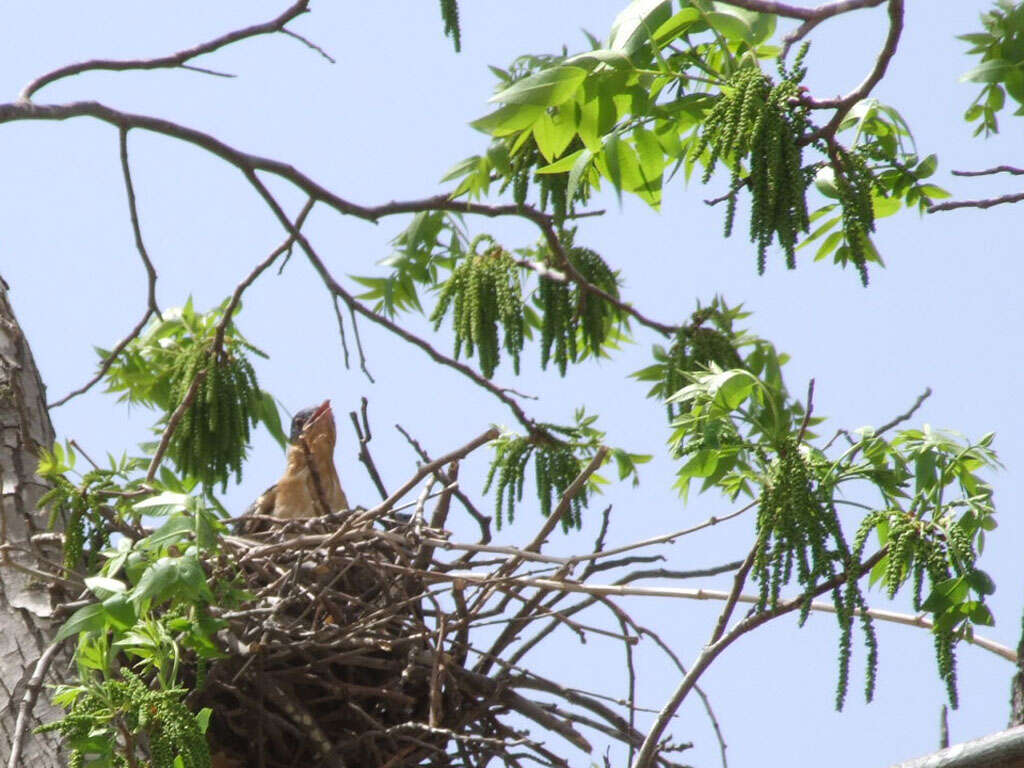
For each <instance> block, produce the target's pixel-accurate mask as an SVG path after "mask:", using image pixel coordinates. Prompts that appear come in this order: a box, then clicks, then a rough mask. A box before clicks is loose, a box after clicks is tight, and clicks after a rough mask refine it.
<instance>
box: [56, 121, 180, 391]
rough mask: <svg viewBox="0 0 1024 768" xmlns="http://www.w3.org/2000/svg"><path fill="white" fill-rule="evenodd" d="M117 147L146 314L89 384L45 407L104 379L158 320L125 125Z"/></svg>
mask: <svg viewBox="0 0 1024 768" xmlns="http://www.w3.org/2000/svg"><path fill="white" fill-rule="evenodd" d="M118 146H119V148H120V156H121V173H122V175H123V176H124V189H125V193H126V194H127V196H128V215H129V218H130V219H131V222H132V233H133V234H134V235H135V249H136V250H137V251H138V252H139V258H141V259H142V264H143V266H144V267H145V269H146V278H147V282H148V293H147V296H146V307H147V308H146V313H145V314H144V315H143V316H142V319H141V320H139V322H138V323H136V324H135V327H134V328H132V330H131V332H130V333H129V334H128V335H127V336H125V337H124V338H123V339H122V340H121V341H120V342H118V344H117V345H116V346H115V347H114V348H113V349H112V350H111V351H110V354H109V355H107V357H106V358H105V359H104V360H103V362H102V363H101V364H100V367H99V369H98V370H97V371H96V375H95V376H93V377H92V378H91V379H89V381H87V382H86V383H85V384H83V385H82V386H81V387H79V388H78V389H76V390H74V391H72V392H69V393H68V394H66V395H65V396H64V397H62V398H61V399H60V400H57V401H56V402H54V403H50V404H49V405H48V406H47V407H48V408H57V407H58V406H61V405H64V403H66V402H67V401H68V400H70V399H71V398H73V397H77V396H78V395H81V394H85V393H86V392H88V391H89V390H90V389H92V387H93V386H94V385H95V384H96V382H98V381H99V380H100V379H102V378H103V377H104V376H106V374H107V371H109V370H110V366H111V365H113V364H114V361H115V360H116V359H117V357H118V355H120V354H121V352H123V351H124V348H125V347H127V346H128V344H129V343H131V341H132V339H135V338H137V337H138V335H139V334H140V333H142V329H143V328H145V327H146V323H147V322H149V318H151V317H153V316H154V315H155V316H156V317H160V308H159V307H158V306H157V304H156V277H157V276H156V269H155V268H154V267H153V262H152V261H151V260H150V258H149V253H148V252H147V251H146V245H145V243H143V241H142V228H141V226H140V225H139V210H138V207H137V206H136V203H135V187H134V185H133V184H132V173H131V168H130V166H129V165H128V128H127V127H126V126H120V127H119V129H118Z"/></svg>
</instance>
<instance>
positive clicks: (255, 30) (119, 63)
mask: <svg viewBox="0 0 1024 768" xmlns="http://www.w3.org/2000/svg"><path fill="white" fill-rule="evenodd" d="M308 9H309V0H297V2H295V3H292V5H290V6H289V7H288V8H287V9H286V10H285V11H284V12H283V13H281V14H280V15H279V16H277V17H276V18H274V19H271V20H270V21H267V22H264V23H262V24H253V25H252V26H249V27H245V28H243V29H236V30H234V31H233V32H228V33H227V34H226V35H221V36H220V37H215V38H214V39H213V40H208V41H207V42H205V43H200V44H199V45H196V46H193V47H192V48H186V49H185V50H182V51H178V52H177V53H172V54H170V55H169V56H161V57H159V58H155V59H92V60H90V61H83V62H79V63H77V64H68V65H67V66H64V67H60V68H59V69H55V70H53V71H52V72H48V73H46V74H45V75H41V76H40V77H37V78H36V79H35V80H33V81H32V82H31V83H29V84H28V85H26V86H25V87H24V88H23V89H22V90H21V93H20V94H19V96H18V101H21V102H29V101H31V99H32V96H33V95H35V93H36V92H37V91H39V90H41V89H42V88H45V87H46V86H47V85H50V84H51V83H55V82H57V81H58V80H63V79H64V78H66V77H73V76H74V75H80V74H82V73H83V72H96V71H101V70H102V71H108V72H126V71H129V70H136V69H175V68H184V69H193V70H198V71H203V72H209V70H203V69H201V68H200V67H195V66H192V67H185V66H184V65H185V63H186V62H187V61H189V60H191V59H194V58H196V57H197V56H202V55H204V54H207V53H212V52H213V51H216V50H218V49H219V48H224V47H225V46H228V45H231V44H232V43H237V42H238V41H239V40H245V39H246V38H250V37H257V36H259V35H266V34H271V33H274V32H282V31H284V25H285V24H287V23H288V22H289V21H291V20H292V19H294V18H296V17H297V16H299V15H301V14H303V13H306V11H307V10H308ZM321 53H322V52H321ZM211 74H212V73H211ZM218 74H219V73H218Z"/></svg>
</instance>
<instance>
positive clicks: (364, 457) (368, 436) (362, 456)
mask: <svg viewBox="0 0 1024 768" xmlns="http://www.w3.org/2000/svg"><path fill="white" fill-rule="evenodd" d="M359 401H360V409H359V413H360V417H361V419H362V421H361V422H360V418H358V417H356V412H355V411H349V414H348V417H349V418H350V419H352V426H353V428H355V431H356V437H358V438H359V461H360V462H361V463H362V465H363V466H364V467H366V471H367V472H368V473H369V475H370V479H371V480H373V484H374V486H376V488H377V492H378V493H379V494H380V497H381V499H386V498H387V497H388V492H387V489H386V488H385V487H384V481H383V480H381V477H380V472H378V471H377V465H376V464H375V463H374V461H373V456H372V455H371V454H370V449H369V444H370V441H371V440H372V439H373V432H371V431H370V419H369V417H368V416H367V414H366V409H367V408H368V407H369V405H370V402H369V400H367V399H366V398H365V397H361V398H360V399H359Z"/></svg>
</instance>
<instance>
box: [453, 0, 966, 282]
mask: <svg viewBox="0 0 1024 768" xmlns="http://www.w3.org/2000/svg"><path fill="white" fill-rule="evenodd" d="M671 5H672V4H670V3H650V2H640V1H639V0H637V2H634V3H631V4H630V5H629V7H627V8H626V10H624V11H623V12H622V13H621V14H620V15H619V17H618V18H617V19H616V22H615V24H614V25H613V27H612V31H611V34H610V36H609V38H608V41H607V42H606V43H604V44H601V43H599V42H598V41H596V40H592V44H593V46H594V48H593V50H590V51H585V52H583V53H579V54H576V55H573V56H532V57H521V58H520V59H517V61H516V63H515V64H514V65H513V66H512V67H511V68H510V69H509V70H497V71H496V74H497V75H498V78H499V85H498V92H497V93H496V94H495V95H494V96H493V97H492V99H491V100H492V101H494V102H498V103H499V104H501V105H502V106H501V107H499V108H498V109H497V110H496V111H494V112H492V113H490V114H489V115H486V116H485V117H483V118H481V119H479V120H477V121H476V122H475V123H474V124H473V125H474V126H475V127H476V128H478V129H479V130H481V131H483V132H485V133H487V134H489V135H490V136H492V137H493V142H492V144H491V147H490V149H489V150H488V151H487V153H486V154H485V155H476V156H473V157H471V158H468V159H467V160H465V161H463V162H462V163H460V164H459V165H457V166H456V167H455V168H454V169H453V170H452V172H451V173H450V174H449V176H448V177H446V178H450V179H458V180H460V181H459V184H458V186H457V187H456V188H455V190H454V191H453V195H454V196H461V195H465V196H468V197H470V198H479V197H481V196H483V195H485V194H487V193H488V192H489V190H490V188H491V185H492V184H493V183H494V182H495V181H500V182H501V184H500V190H501V191H504V190H505V189H506V188H508V187H509V186H510V185H511V186H512V187H514V189H515V194H514V198H515V200H516V201H517V202H519V203H522V202H524V201H525V200H526V194H527V186H528V183H529V182H531V181H532V182H533V183H534V184H535V185H537V187H538V195H539V203H540V205H541V207H542V208H547V207H549V205H550V207H551V209H552V211H553V213H554V216H555V219H556V221H561V220H562V219H563V218H565V217H567V216H571V215H573V214H574V212H575V210H576V208H577V206H579V205H582V204H585V203H586V202H587V200H589V198H590V194H591V192H592V191H594V190H597V189H599V188H600V184H601V181H602V180H604V181H607V182H609V183H610V184H611V185H612V187H613V188H614V189H615V191H616V193H617V194H619V195H620V196H621V194H622V192H624V191H625V192H631V193H633V194H636V195H637V196H638V197H640V198H641V199H643V200H644V201H646V202H647V203H648V204H650V205H651V206H652V207H654V208H658V207H659V206H660V203H661V197H662V194H663V190H664V188H665V185H666V183H667V182H668V181H669V180H670V179H671V178H672V177H673V176H674V175H675V174H676V172H677V171H678V170H679V169H680V168H682V169H684V172H685V176H686V177H687V178H689V176H690V173H691V172H692V169H693V167H694V165H695V164H697V163H700V164H703V166H704V169H705V170H704V174H703V176H702V179H703V181H704V183H709V182H710V181H711V180H712V179H713V173H714V168H715V165H716V163H717V162H718V161H719V160H721V161H722V162H724V163H725V165H726V166H727V167H728V169H729V173H730V177H731V181H730V184H729V190H728V192H727V193H726V195H724V196H723V198H722V199H724V200H725V201H726V202H727V209H726V232H727V233H728V232H730V231H731V229H732V224H733V221H734V216H735V212H736V205H737V201H738V198H739V196H740V195H741V193H743V192H744V191H746V192H747V193H749V194H750V196H751V206H750V234H751V239H752V241H753V242H754V243H755V245H756V252H757V257H758V268H759V271H763V270H764V267H765V259H766V252H767V249H768V247H769V245H770V244H771V243H772V241H773V240H775V239H777V240H778V242H779V244H780V246H781V247H782V250H783V252H784V253H785V257H786V263H787V266H789V267H793V266H795V263H796V250H798V249H799V247H800V246H802V245H804V244H806V243H809V242H812V241H813V240H815V239H817V238H818V237H821V236H822V235H824V234H825V233H826V232H828V231H829V230H830V229H832V228H833V227H834V226H835V225H836V224H839V223H842V227H841V228H840V229H839V230H838V231H837V232H834V233H832V234H831V235H830V236H829V237H828V239H826V240H825V241H824V242H823V243H822V245H821V247H820V248H819V250H818V253H817V256H816V259H823V258H825V257H826V256H828V255H830V254H831V255H833V256H834V260H835V262H836V263H838V264H842V265H846V264H849V263H853V264H854V265H855V267H856V268H857V269H858V271H859V273H860V276H861V280H862V282H866V281H867V263H868V262H877V263H881V257H880V256H879V255H878V253H877V251H876V249H875V247H874V245H873V243H872V242H871V239H870V234H871V233H872V232H873V231H874V218H875V217H876V216H880V215H889V214H891V213H893V212H895V211H896V210H897V209H899V208H900V207H901V206H907V207H912V206H917V207H919V208H923V207H926V206H927V205H928V204H930V202H931V201H932V200H934V199H935V198H938V197H944V196H946V193H945V191H944V190H942V189H941V188H939V187H936V186H935V185H930V184H922V183H921V182H922V181H923V179H924V178H927V176H929V175H931V173H933V172H934V170H935V160H934V158H933V157H932V158H930V159H928V160H927V161H920V160H919V158H918V157H917V156H916V155H915V154H914V152H913V151H912V150H911V149H910V148H908V147H907V146H905V144H904V142H903V141H902V138H903V137H904V136H909V130H908V129H907V128H906V124H905V123H904V122H903V120H902V118H901V117H900V116H899V113H898V112H896V110H894V109H893V108H892V107H886V106H883V105H879V104H878V103H877V102H874V101H873V100H865V101H864V102H862V103H861V104H860V105H855V107H854V109H853V110H851V111H850V112H849V114H848V115H847V117H846V118H844V119H843V120H842V121H841V123H840V125H839V126H837V128H838V130H839V131H844V130H847V129H850V128H853V129H854V135H853V139H852V141H851V143H850V145H849V146H846V147H844V146H843V145H842V144H840V143H839V141H838V139H837V138H835V137H833V136H831V135H826V134H824V133H823V130H824V127H823V126H818V125H817V124H815V123H814V122H813V120H812V119H811V114H812V113H811V112H810V111H809V108H808V102H807V100H806V99H805V98H804V91H803V90H802V89H801V87H800V85H799V83H800V81H801V80H802V78H803V74H804V68H803V65H802V58H803V53H804V50H802V51H801V52H800V53H799V54H798V55H797V56H796V59H795V61H794V63H793V64H792V66H789V67H787V66H785V63H784V61H783V60H782V59H781V58H780V50H781V49H780V48H778V47H775V46H772V45H770V44H769V42H768V41H769V39H770V37H771V36H772V34H773V33H774V30H775V17H773V16H771V15H769V14H758V13H754V12H750V11H746V10H742V9H738V8H733V7H730V6H728V5H725V4H723V3H708V2H704V1H703V0H694V2H687V1H686V0H684V1H683V2H681V3H680V6H681V9H680V10H679V11H678V12H677V13H675V14H671V11H670V7H671ZM772 60H774V61H775V63H776V65H777V69H778V71H779V75H780V78H781V79H780V81H779V82H778V83H774V82H773V81H772V80H771V78H769V77H768V76H767V75H765V74H763V73H762V70H761V64H762V62H765V61H772ZM807 148H813V149H815V150H817V152H818V155H819V158H818V159H814V160H811V161H810V162H808V161H805V160H804V159H803V152H804V150H805V149H807ZM556 179H558V180H561V181H560V183H559V184H556V183H555V180H556ZM815 179H818V180H820V181H822V183H819V184H817V185H816V188H817V189H818V191H819V192H821V193H822V194H824V195H826V196H831V197H834V198H835V199H837V200H838V202H837V203H835V204H833V203H826V204H825V205H824V206H823V207H822V208H820V209H819V210H818V211H816V212H815V213H813V214H809V213H808V211H809V208H808V204H807V200H806V192H807V191H808V189H809V185H810V182H811V181H812V180H815ZM837 207H838V208H839V209H840V210H839V211H838V212H835V209H836V208H837ZM833 212H835V213H833ZM829 213H833V216H832V217H831V218H830V219H829V220H828V221H827V222H825V224H823V225H821V226H819V227H818V229H817V230H816V231H815V232H812V233H811V234H810V235H808V236H807V237H806V238H804V239H803V240H802V241H801V242H800V243H799V245H798V240H799V238H800V233H802V232H806V231H807V230H808V229H809V226H810V224H811V223H812V222H814V221H815V220H816V219H818V218H821V217H822V216H825V215H827V214H829Z"/></svg>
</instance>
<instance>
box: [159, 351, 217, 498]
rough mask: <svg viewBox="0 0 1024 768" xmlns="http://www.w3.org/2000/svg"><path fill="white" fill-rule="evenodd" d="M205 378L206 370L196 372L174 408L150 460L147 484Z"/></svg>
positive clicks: (162, 458)
mask: <svg viewBox="0 0 1024 768" xmlns="http://www.w3.org/2000/svg"><path fill="white" fill-rule="evenodd" d="M205 378H206V371H205V370H203V371H200V372H199V373H198V374H196V377H195V378H194V379H192V384H191V386H190V387H189V388H188V392H186V393H185V398H184V399H183V400H182V401H181V404H180V405H178V407H177V408H175V409H174V413H172V414H171V418H170V420H169V421H168V422H167V426H166V427H165V428H164V431H163V434H162V435H160V444H159V445H158V446H157V448H156V453H154V454H153V458H152V459H151V460H150V462H149V469H148V470H147V471H146V483H147V484H148V483H151V482H153V478H154V477H156V471H157V470H158V469H159V468H160V463H161V462H162V461H163V460H164V454H165V453H167V446H168V445H170V444H171V438H172V437H174V432H175V430H177V428H178V423H179V422H180V421H181V417H182V416H184V415H185V411H187V410H188V409H189V406H191V405H192V401H193V400H195V399H196V392H198V391H199V385H200V384H201V383H202V381H203V379H205Z"/></svg>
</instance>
